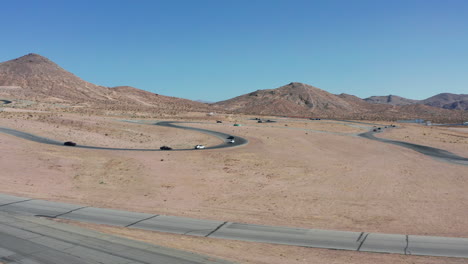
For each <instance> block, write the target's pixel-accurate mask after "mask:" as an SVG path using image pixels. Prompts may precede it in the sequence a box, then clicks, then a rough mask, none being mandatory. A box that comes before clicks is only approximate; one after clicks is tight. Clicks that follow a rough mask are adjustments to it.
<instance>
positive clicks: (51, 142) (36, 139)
mask: <svg viewBox="0 0 468 264" xmlns="http://www.w3.org/2000/svg"><path fill="white" fill-rule="evenodd" d="M180 123H188V122H171V121H164V122H158V123H155V124H153V125H156V126H163V127H172V128H179V129H186V130H192V131H196V132H201V133H205V134H208V135H211V136H214V137H217V138H219V139H221V140H222V141H224V142H223V143H221V144H219V145H216V146H211V147H206V148H205V149H220V148H232V147H238V146H242V145H246V144H247V143H248V140H247V139H245V138H242V137H237V136H234V138H235V142H234V143H229V142H228V139H227V138H228V137H230V136H233V135H230V134H226V133H222V132H216V131H211V130H207V129H202V128H194V127H188V126H182V125H179V124H180ZM176 124H177V125H176ZM0 132H1V133H5V134H9V135H12V136H16V137H19V138H23V139H26V140H30V141H34V142H38V143H43V144H49V145H56V146H64V145H63V143H64V142H62V141H57V140H53V139H49V138H45V137H40V136H36V135H33V134H30V133H26V132H22V131H18V130H15V129H11V128H6V127H0ZM71 141H73V139H71ZM194 146H195V145H194ZM73 148H84V149H99V150H124V151H167V150H160V149H130V148H107V147H95V146H85V145H80V144H79V142H78V143H77V145H76V146H74V147H73ZM181 150H182V151H187V150H195V149H193V148H190V149H173V150H171V151H181ZM196 151H201V149H197V150H196Z"/></svg>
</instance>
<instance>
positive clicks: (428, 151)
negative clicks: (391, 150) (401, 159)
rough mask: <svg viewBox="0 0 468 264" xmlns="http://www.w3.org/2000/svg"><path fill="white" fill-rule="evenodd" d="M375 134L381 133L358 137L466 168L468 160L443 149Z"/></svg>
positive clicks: (368, 133) (369, 133) (370, 133)
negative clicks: (399, 147) (380, 136)
mask: <svg viewBox="0 0 468 264" xmlns="http://www.w3.org/2000/svg"><path fill="white" fill-rule="evenodd" d="M376 133H381V132H373V131H369V132H365V133H361V134H359V135H358V136H360V137H363V138H367V139H371V140H376V141H380V142H384V143H388V144H393V145H397V146H401V147H405V148H409V149H412V150H414V151H417V152H419V153H421V154H424V155H427V156H429V157H432V158H435V159H439V160H443V161H447V162H451V163H456V164H461V165H466V166H468V158H464V157H461V156H458V155H456V154H453V153H452V152H449V151H446V150H443V149H438V148H433V147H428V146H423V145H418V144H413V143H408V142H403V141H397V140H391V139H385V138H378V137H376V136H374V134H376Z"/></svg>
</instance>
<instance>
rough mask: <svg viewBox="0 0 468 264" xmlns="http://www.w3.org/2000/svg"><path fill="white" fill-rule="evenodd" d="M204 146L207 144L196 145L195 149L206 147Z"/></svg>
mask: <svg viewBox="0 0 468 264" xmlns="http://www.w3.org/2000/svg"><path fill="white" fill-rule="evenodd" d="M204 148H205V146H203V145H196V146H195V149H204Z"/></svg>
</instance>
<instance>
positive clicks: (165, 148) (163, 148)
mask: <svg viewBox="0 0 468 264" xmlns="http://www.w3.org/2000/svg"><path fill="white" fill-rule="evenodd" d="M159 149H160V150H172V148H171V147H168V146H162V147H160V148H159Z"/></svg>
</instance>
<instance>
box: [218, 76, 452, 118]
mask: <svg viewBox="0 0 468 264" xmlns="http://www.w3.org/2000/svg"><path fill="white" fill-rule="evenodd" d="M400 101H403V100H400ZM214 105H215V106H216V107H219V108H223V109H226V110H228V111H232V112H235V113H247V114H260V115H277V116H278V115H281V116H301V117H323V118H349V119H374V120H397V119H412V118H423V119H429V120H433V121H436V120H451V118H452V117H453V116H454V115H453V113H452V111H449V110H446V109H440V108H436V107H431V106H426V105H419V104H405V105H397V104H396V103H395V104H389V103H370V102H367V101H366V100H363V99H360V98H358V97H356V96H354V95H349V94H340V95H334V94H331V93H328V92H326V91H324V90H321V89H319V88H317V87H313V86H311V85H307V84H303V83H297V82H292V83H290V84H287V85H285V86H282V87H279V88H277V89H267V90H257V91H255V92H251V93H248V94H244V95H241V96H238V97H235V98H232V99H229V100H225V101H221V102H218V103H215V104H214Z"/></svg>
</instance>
